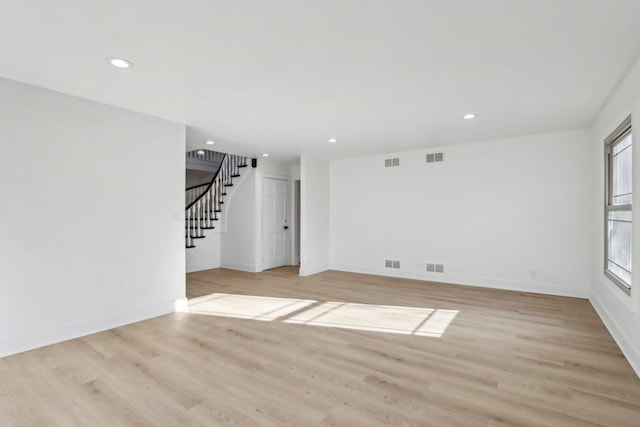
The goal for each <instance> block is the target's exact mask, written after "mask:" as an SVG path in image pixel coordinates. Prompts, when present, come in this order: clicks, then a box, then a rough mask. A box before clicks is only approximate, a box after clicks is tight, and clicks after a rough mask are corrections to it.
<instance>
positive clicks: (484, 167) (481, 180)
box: [331, 130, 592, 297]
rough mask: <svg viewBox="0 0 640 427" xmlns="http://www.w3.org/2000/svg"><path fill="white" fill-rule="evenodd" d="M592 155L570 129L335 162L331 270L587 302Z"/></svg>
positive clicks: (581, 135) (584, 139)
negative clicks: (434, 268)
mask: <svg viewBox="0 0 640 427" xmlns="http://www.w3.org/2000/svg"><path fill="white" fill-rule="evenodd" d="M435 151H444V156H445V161H444V162H442V163H431V164H427V163H426V161H425V155H426V153H430V152H435ZM589 153H590V151H589V134H588V132H587V131H585V130H573V131H567V132H558V133H551V134H544V135H533V136H525V137H518V138H509V139H504V140H497V141H489V142H477V143H472V144H464V145H456V146H449V147H446V148H444V149H441V150H438V149H437V148H434V149H429V150H418V151H410V152H402V153H393V154H389V155H383V156H374V157H367V158H359V159H352V160H342V161H333V162H331V268H332V269H337V270H345V271H353V272H362V273H372V274H380V275H391V276H399V277H410V278H417V279H428V280H434V281H441V282H450V283H460V284H469V285H476V286H488V287H495V288H505V289H515V290H526V291H532V292H541V293H552V294H558V295H571V296H580V297H586V296H587V295H588V282H589V273H590V269H591V267H590V264H589V261H590V260H591V258H590V250H589V246H590V243H591V239H590V236H589V233H588V232H587V230H589V229H590V227H591V225H592V220H591V217H590V212H591V210H590V203H591V194H592V189H591V188H590V184H591V179H590V177H591V170H590V168H589V164H590V163H589V161H590V158H589ZM392 157H399V158H400V166H399V167H391V168H385V167H384V160H385V158H392ZM385 259H392V260H399V261H400V262H401V263H400V265H401V268H400V269H399V270H396V269H387V268H384V260H385ZM427 262H433V263H443V264H444V266H445V272H444V274H443V273H427V272H426V266H425V263H427ZM532 270H535V271H536V272H537V278H532V277H531V271H532Z"/></svg>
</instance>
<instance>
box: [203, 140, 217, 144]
mask: <svg viewBox="0 0 640 427" xmlns="http://www.w3.org/2000/svg"><path fill="white" fill-rule="evenodd" d="M204 143H205V144H207V145H213V144H215V141H212V140H208V141H205V142H204Z"/></svg>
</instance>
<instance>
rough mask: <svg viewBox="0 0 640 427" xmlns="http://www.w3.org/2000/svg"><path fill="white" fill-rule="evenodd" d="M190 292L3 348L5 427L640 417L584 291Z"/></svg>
mask: <svg viewBox="0 0 640 427" xmlns="http://www.w3.org/2000/svg"><path fill="white" fill-rule="evenodd" d="M187 292H188V296H189V298H190V307H189V311H190V312H186V313H175V314H170V315H166V316H162V317H158V318H155V319H150V320H147V321H144V322H139V323H136V324H132V325H128V326H124V327H120V328H116V329H113V330H109V331H105V332H102V333H98V334H93V335H90V336H86V337H83V338H79V339H75V340H71V341H67V342H64V343H60V344H56V345H52V346H48V347H44V348H41V349H37V350H33V351H29V352H26V353H22V354H18V355H14V356H10V357H6V358H4V359H0V426H190V425H200V426H216V425H246V426H261V425H265V426H269V425H298V426H315V425H322V426H330V425H333V426H386V425H410V426H414V425H415V426H449V425H460V426H475V425H478V426H502V425H505V426H506V425H527V426H591V425H605V426H640V379H638V377H637V376H636V375H635V374H634V372H633V370H632V369H631V367H630V366H629V364H628V362H627V361H626V359H625V358H624V357H623V355H622V353H621V352H620V350H619V348H618V347H617V345H616V344H615V342H614V340H613V339H612V338H611V336H610V335H609V333H608V332H607V330H606V329H605V327H604V325H603V324H602V322H601V320H600V319H599V318H598V316H597V314H596V313H595V311H594V309H593V308H592V306H591V305H590V303H589V302H588V301H587V300H582V299H574V298H564V297H552V296H544V295H537V294H529V293H520V292H509V291H499V290H491V289H484V288H472V287H464V286H455V285H445V284H437V283H429V282H423V281H414V280H403V279H392V278H385V277H378V276H367V275H359V274H350V273H342V272H334V271H328V272H325V273H321V274H317V275H314V276H311V277H307V278H299V277H298V276H297V269H294V268H283V269H276V270H271V271H267V272H264V273H260V274H251V273H243V272H237V271H232V270H225V269H216V270H209V271H204V272H198V273H191V274H189V275H188V276H187Z"/></svg>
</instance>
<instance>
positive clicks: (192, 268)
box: [187, 249, 220, 273]
mask: <svg viewBox="0 0 640 427" xmlns="http://www.w3.org/2000/svg"><path fill="white" fill-rule="evenodd" d="M187 250H188V249H187ZM219 267H220V264H219V263H215V262H203V263H200V264H190V265H188V266H187V273H195V272H196V271H203V270H213V269H214V268H219Z"/></svg>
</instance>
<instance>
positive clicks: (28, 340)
mask: <svg viewBox="0 0 640 427" xmlns="http://www.w3.org/2000/svg"><path fill="white" fill-rule="evenodd" d="M181 300H182V299H178V300H172V301H166V302H162V303H158V304H155V305H153V306H149V307H144V308H140V309H137V310H132V311H128V312H124V313H117V314H112V315H109V316H106V317H101V318H98V319H91V320H87V321H83V322H79V323H74V324H68V325H63V326H58V327H55V328H52V329H47V330H44V331H41V332H36V333H33V334H29V335H23V336H18V337H12V338H7V339H4V340H2V341H0V357H6V356H10V355H12V354H17V353H22V352H23V351H28V350H33V349H36V348H40V347H44V346H47V345H50V344H56V343H59V342H63V341H67V340H71V339H74V338H78V337H82V336H85V335H90V334H94V333H96V332H102V331H106V330H108V329H113V328H117V327H119V326H123V325H128V324H130V323H135V322H140V321H142V320H147V319H151V318H152V317H158V316H162V315H165V314H169V313H173V312H175V311H176V306H178V305H179V304H180V301H181Z"/></svg>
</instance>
